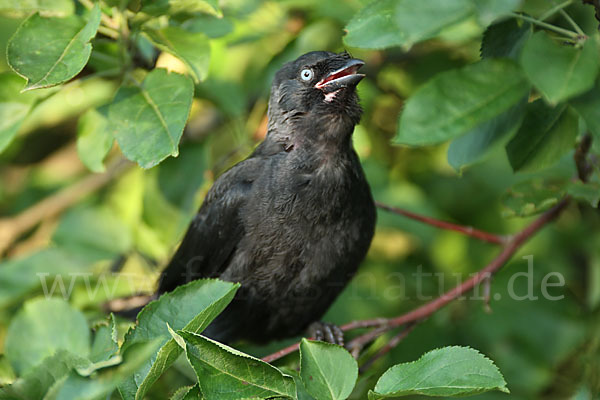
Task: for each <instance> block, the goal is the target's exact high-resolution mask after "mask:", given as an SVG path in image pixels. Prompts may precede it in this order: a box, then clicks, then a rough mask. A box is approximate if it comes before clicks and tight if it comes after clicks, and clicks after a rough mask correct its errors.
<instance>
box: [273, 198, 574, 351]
mask: <svg viewBox="0 0 600 400" xmlns="http://www.w3.org/2000/svg"><path fill="white" fill-rule="evenodd" d="M568 203H569V198H568V197H566V198H564V199H563V200H561V201H560V202H559V203H558V204H557V205H555V206H554V207H553V208H551V209H550V210H548V211H546V212H545V213H543V214H542V215H541V216H539V217H538V218H537V219H536V220H534V221H533V222H532V223H531V224H529V225H528V226H526V227H525V228H524V229H523V230H522V231H520V232H519V233H517V234H516V235H514V236H513V237H512V238H511V239H510V241H508V242H507V243H506V244H505V245H504V246H503V247H502V251H501V252H500V254H498V256H497V257H496V258H494V259H493V260H492V261H491V262H490V263H489V264H488V265H487V266H485V267H484V268H483V269H481V270H480V271H479V272H478V273H477V274H475V275H473V276H472V277H471V278H470V279H468V280H466V281H465V282H463V283H461V284H460V285H458V286H456V287H454V288H452V289H451V290H449V291H447V292H446V293H444V294H443V295H442V296H440V297H438V298H436V299H434V300H432V301H430V302H429V303H426V304H424V305H422V306H421V307H418V308H417V309H415V310H413V311H410V312H408V313H406V314H403V315H400V316H398V317H395V318H390V319H385V318H376V319H371V320H363V321H354V322H350V323H348V324H346V325H342V326H341V327H340V328H341V329H342V330H343V331H350V330H353V329H358V328H369V327H374V328H376V329H374V330H372V331H369V332H367V333H365V334H363V335H361V336H358V337H357V338H355V339H353V340H352V341H351V342H350V344H349V346H354V345H361V346H364V345H365V344H366V343H368V342H370V341H373V340H375V339H376V338H377V337H378V336H380V335H381V334H383V333H385V332H387V331H389V330H392V329H394V328H398V327H400V326H402V325H406V324H411V325H413V324H416V323H418V322H420V321H422V320H425V319H427V318H428V317H429V316H431V315H432V314H433V313H435V312H436V311H438V310H439V309H441V308H442V307H444V306H445V305H447V304H448V303H450V302H451V301H453V300H455V299H457V298H458V297H460V296H462V295H463V294H464V293H466V292H468V291H469V290H471V289H473V288H474V287H475V286H477V285H478V284H479V283H481V282H482V281H484V280H485V279H489V278H490V277H491V276H492V275H493V274H494V273H495V272H497V271H498V270H499V269H500V268H501V267H502V266H503V265H504V264H505V263H506V262H507V261H508V260H509V259H510V258H511V257H512V256H513V254H515V252H516V251H517V250H518V249H519V248H520V247H521V246H523V244H524V243H525V242H526V241H527V240H529V239H530V238H531V237H532V236H533V235H535V234H536V233H537V232H538V231H539V230H540V229H541V228H542V227H543V226H544V225H546V224H548V223H549V222H551V221H553V220H554V219H555V218H556V217H558V215H559V214H560V213H561V212H562V210H564V208H565V207H566V206H567V204H568ZM484 233H485V232H484ZM405 330H406V329H405ZM407 334H408V333H407ZM402 338H404V336H402V335H399V336H397V339H396V340H394V341H393V343H394V346H395V345H396V344H397V343H399V342H400V340H401V339H402ZM388 345H389V344H388ZM297 349H298V344H297V343H296V344H293V345H291V346H288V347H286V348H284V349H281V350H279V351H277V352H275V353H273V354H270V355H268V356H266V357H264V358H263V361H266V362H272V361H275V360H277V359H279V358H282V357H284V356H286V355H288V354H290V353H292V352H294V351H296V350H297ZM389 350H391V348H390V349H388V350H386V352H387V351H389Z"/></svg>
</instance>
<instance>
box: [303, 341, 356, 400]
mask: <svg viewBox="0 0 600 400" xmlns="http://www.w3.org/2000/svg"><path fill="white" fill-rule="evenodd" d="M300 377H301V378H302V382H303V383H304V387H306V390H307V391H308V393H310V395H311V396H313V397H315V398H317V399H331V400H337V399H346V398H348V396H350V393H352V389H354V385H355V384H356V378H357V377H358V365H357V363H356V360H355V359H354V357H352V356H351V355H350V353H348V351H346V349H344V348H343V347H340V346H337V345H334V344H330V343H324V342H316V341H309V340H306V339H302V341H301V342H300Z"/></svg>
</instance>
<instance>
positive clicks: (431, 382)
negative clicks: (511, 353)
mask: <svg viewBox="0 0 600 400" xmlns="http://www.w3.org/2000/svg"><path fill="white" fill-rule="evenodd" d="M490 390H499V391H502V392H505V393H508V388H507V387H506V382H505V381H504V378H503V377H502V374H501V373H500V371H498V368H497V367H496V365H494V363H493V362H492V361H491V360H490V359H489V358H486V357H485V356H484V355H482V354H481V353H479V352H478V351H477V350H473V349H471V348H469V347H458V346H452V347H444V348H441V349H436V350H432V351H430V352H428V353H425V354H424V355H423V356H422V357H421V358H420V359H418V360H417V361H413V362H409V363H404V364H398V365H395V366H393V367H392V368H390V369H388V370H387V371H386V372H385V373H384V374H383V375H382V376H381V378H379V380H378V381H377V384H376V385H375V390H374V391H370V392H369V400H377V399H386V398H394V397H399V396H407V395H417V394H420V395H425V396H445V397H450V396H468V395H473V394H477V393H483V392H487V391H490Z"/></svg>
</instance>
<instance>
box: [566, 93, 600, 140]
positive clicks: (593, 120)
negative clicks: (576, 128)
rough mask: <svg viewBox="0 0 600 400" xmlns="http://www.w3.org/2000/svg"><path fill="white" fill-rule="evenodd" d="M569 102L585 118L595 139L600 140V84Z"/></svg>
mask: <svg viewBox="0 0 600 400" xmlns="http://www.w3.org/2000/svg"><path fill="white" fill-rule="evenodd" d="M569 104H570V105H571V106H572V107H573V108H574V109H575V111H577V113H578V114H579V116H580V117H581V118H583V120H584V121H585V124H586V125H587V128H588V129H589V130H590V132H592V135H594V138H595V140H597V141H600V84H597V85H596V86H594V87H593V88H592V89H591V90H589V91H588V92H586V93H584V94H582V95H581V96H578V97H576V98H574V99H571V100H570V101H569Z"/></svg>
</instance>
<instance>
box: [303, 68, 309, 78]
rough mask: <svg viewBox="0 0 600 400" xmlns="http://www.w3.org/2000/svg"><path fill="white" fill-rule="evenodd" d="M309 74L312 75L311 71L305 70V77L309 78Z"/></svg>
mask: <svg viewBox="0 0 600 400" xmlns="http://www.w3.org/2000/svg"><path fill="white" fill-rule="evenodd" d="M309 76H310V72H309V71H306V70H305V71H304V77H305V78H308V77H309Z"/></svg>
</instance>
